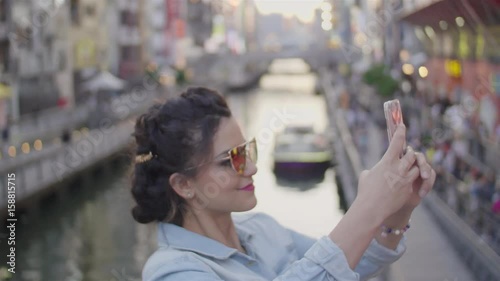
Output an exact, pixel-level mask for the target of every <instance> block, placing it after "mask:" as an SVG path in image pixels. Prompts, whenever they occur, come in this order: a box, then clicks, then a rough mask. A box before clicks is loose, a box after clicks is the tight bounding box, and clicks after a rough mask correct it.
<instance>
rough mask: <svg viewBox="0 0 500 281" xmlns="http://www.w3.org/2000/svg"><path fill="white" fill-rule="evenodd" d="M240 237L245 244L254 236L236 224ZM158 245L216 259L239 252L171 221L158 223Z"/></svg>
mask: <svg viewBox="0 0 500 281" xmlns="http://www.w3.org/2000/svg"><path fill="white" fill-rule="evenodd" d="M235 228H236V232H237V233H238V237H239V239H240V241H241V243H243V244H247V243H248V241H249V240H250V239H251V237H252V236H253V233H252V231H250V230H248V229H246V228H244V227H240V226H239V225H237V224H235ZM158 245H159V246H160V247H161V246H169V247H172V248H175V249H178V250H185V251H191V252H195V253H198V254H200V255H204V256H209V257H213V258H216V259H227V258H229V257H230V256H231V255H233V254H235V253H237V252H238V251H237V250H236V249H233V248H230V247H228V246H226V245H224V244H222V243H220V242H218V241H216V240H214V239H211V238H208V237H206V236H203V235H200V234H198V233H195V232H192V231H189V230H187V229H185V228H183V227H180V226H177V225H175V224H171V223H162V222H160V223H158Z"/></svg>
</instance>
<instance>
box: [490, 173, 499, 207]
mask: <svg viewBox="0 0 500 281" xmlns="http://www.w3.org/2000/svg"><path fill="white" fill-rule="evenodd" d="M491 203H492V205H491V211H492V212H493V213H494V214H496V215H500V177H497V180H496V184H495V193H494V194H493V196H492V200H491Z"/></svg>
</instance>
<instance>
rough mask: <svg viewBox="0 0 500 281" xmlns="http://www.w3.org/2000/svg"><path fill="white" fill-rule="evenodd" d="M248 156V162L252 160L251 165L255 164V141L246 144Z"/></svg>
mask: <svg viewBox="0 0 500 281" xmlns="http://www.w3.org/2000/svg"><path fill="white" fill-rule="evenodd" d="M248 156H249V157H250V160H252V163H254V164H255V163H257V158H258V154H257V141H256V140H255V139H253V140H251V141H250V142H249V143H248Z"/></svg>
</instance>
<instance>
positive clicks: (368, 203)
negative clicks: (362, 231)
mask: <svg viewBox="0 0 500 281" xmlns="http://www.w3.org/2000/svg"><path fill="white" fill-rule="evenodd" d="M405 138H406V128H405V126H404V125H400V126H398V128H397V130H396V132H395V134H394V136H393V138H392V140H391V142H390V144H389V148H388V149H387V151H386V153H385V154H384V156H383V157H382V159H381V160H380V161H379V162H378V163H377V164H376V165H375V166H374V167H373V168H372V169H370V170H365V171H363V172H362V173H361V175H360V179H359V184H358V196H357V197H356V201H358V203H359V204H361V205H364V206H365V207H366V208H367V210H368V211H369V212H370V215H371V216H374V219H377V221H378V222H379V223H380V224H382V222H384V221H385V220H386V219H387V218H388V217H389V216H391V215H392V214H394V213H395V212H397V211H398V210H400V209H402V207H403V206H405V205H409V206H413V204H415V203H416V204H417V205H418V203H419V202H420V201H418V202H417V201H416V199H415V198H413V195H414V190H413V189H414V188H413V186H414V182H415V180H416V179H417V178H418V177H419V176H420V170H419V165H414V164H415V163H417V164H418V159H417V156H418V154H416V153H415V152H414V151H413V149H409V150H408V151H407V152H406V154H405V155H404V156H403V157H402V158H399V157H400V154H401V152H402V151H403V148H404V143H405ZM419 157H420V156H419ZM424 160H425V159H424ZM428 184H429V183H428V182H426V187H425V188H426V190H428V189H430V187H427V185H428ZM422 188H423V186H422ZM417 195H418V191H417ZM410 202H411V203H410ZM415 206H416V205H415ZM412 210H413V209H412Z"/></svg>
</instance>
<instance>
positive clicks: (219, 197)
mask: <svg viewBox="0 0 500 281" xmlns="http://www.w3.org/2000/svg"><path fill="white" fill-rule="evenodd" d="M246 141H248V140H246V139H245V138H244V137H243V134H242V133H241V129H240V127H239V125H238V123H237V122H236V120H235V119H234V118H233V117H231V118H222V119H221V122H220V124H219V128H218V130H217V132H216V134H215V136H214V140H213V146H212V155H213V157H212V159H211V160H210V159H209V160H208V161H212V162H211V163H210V164H208V165H204V166H202V167H201V168H200V170H199V173H198V174H197V176H196V177H195V178H194V179H192V180H190V182H191V184H192V185H193V186H194V188H195V190H196V191H195V193H196V195H195V197H194V199H193V207H194V208H195V211H203V212H209V213H227V212H242V211H248V210H251V209H253V208H254V207H255V205H256V204H257V199H256V198H255V193H254V191H253V188H246V189H245V190H242V188H244V187H248V186H249V185H252V184H253V180H252V176H253V175H254V174H255V173H256V172H257V167H256V166H255V164H254V163H252V161H250V160H249V159H248V157H247V161H246V168H245V169H244V171H243V173H242V174H238V173H237V172H236V171H235V170H233V168H232V167H231V162H230V160H229V159H227V160H219V159H222V158H227V156H228V154H227V152H228V151H229V150H230V149H232V148H234V147H236V146H238V145H241V144H243V143H245V142H246Z"/></svg>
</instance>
